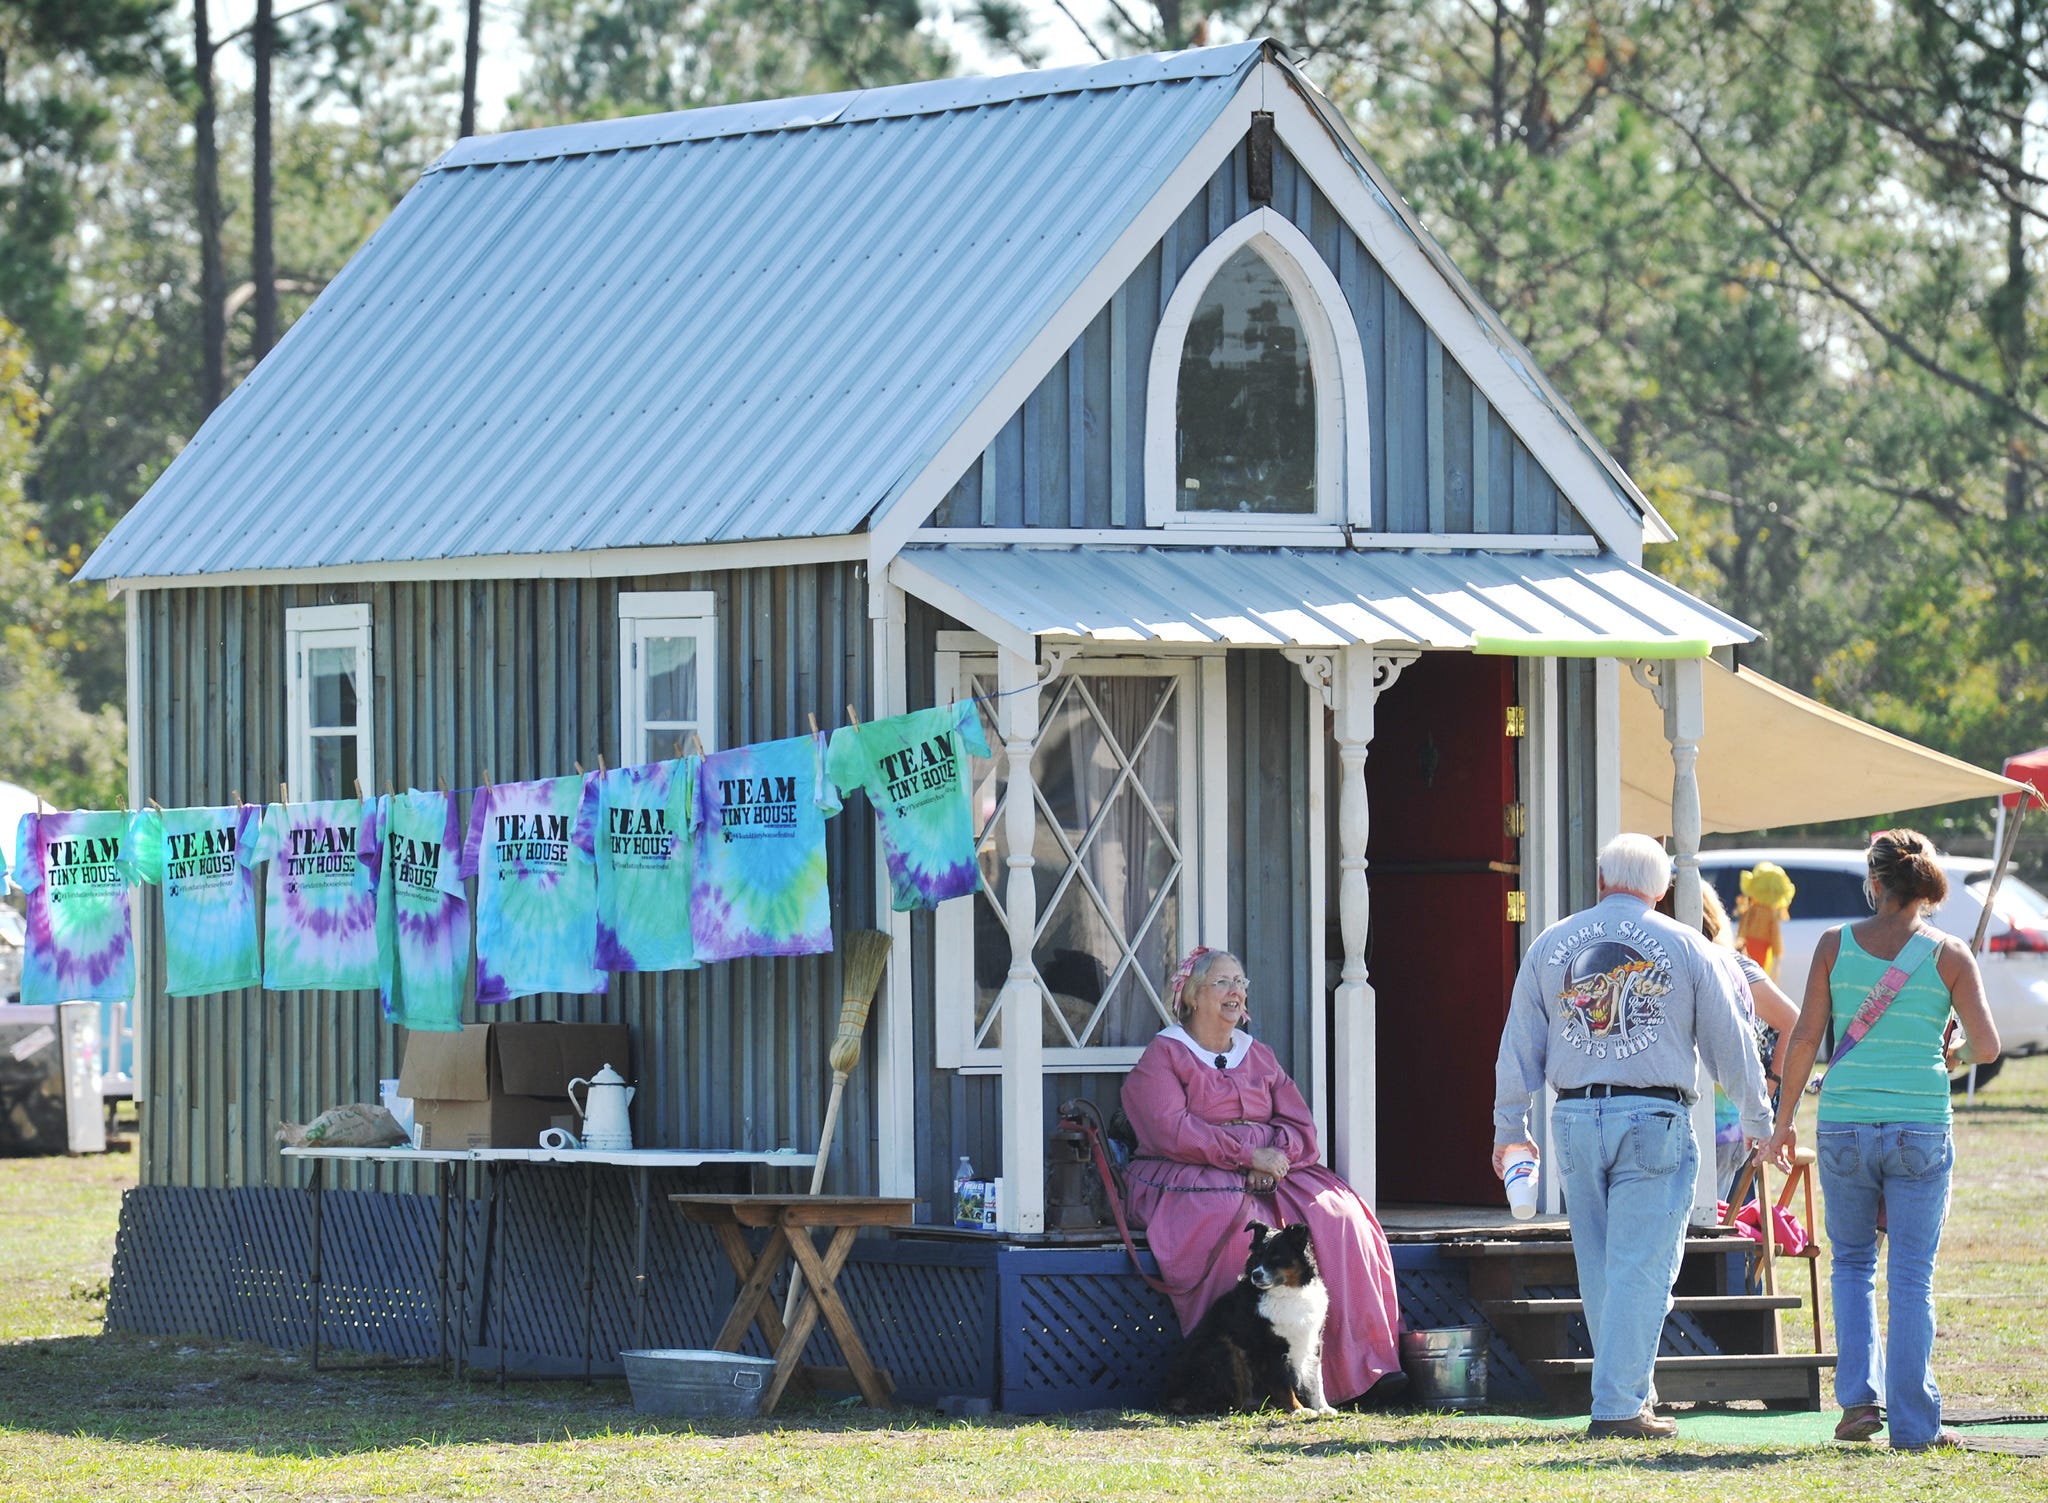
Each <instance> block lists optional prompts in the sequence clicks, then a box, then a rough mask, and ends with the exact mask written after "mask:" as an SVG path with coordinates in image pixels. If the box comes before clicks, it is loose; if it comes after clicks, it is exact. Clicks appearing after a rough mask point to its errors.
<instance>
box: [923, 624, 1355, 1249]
mask: <svg viewBox="0 0 2048 1503" xmlns="http://www.w3.org/2000/svg"><path fill="white" fill-rule="evenodd" d="M961 629H962V627H961V626H960V624H959V623H958V622H956V621H953V620H952V619H950V618H949V617H946V616H944V615H942V614H941V613H940V612H938V611H936V610H934V609H932V608H931V607H929V606H927V605H925V604H924V603H923V602H921V601H918V600H915V599H913V600H911V601H910V602H909V618H908V629H907V635H906V657H907V660H908V675H909V680H910V702H911V703H912V704H927V703H930V702H932V699H933V696H934V681H933V654H934V652H935V651H936V647H937V633H939V632H940V631H958V630H961ZM1084 661H1085V660H1084ZM1076 671H1084V670H1082V669H1080V668H1077V669H1076ZM1226 689H1227V693H1228V696H1229V727H1230V736H1229V752H1228V773H1227V779H1226V781H1227V784H1228V789H1229V795H1230V798H1229V804H1230V810H1229V821H1228V830H1229V841H1230V852H1229V857H1228V860H1229V874H1228V878H1227V881H1228V889H1229V924H1230V937H1231V943H1232V944H1234V945H1236V946H1238V947H1239V949H1240V950H1241V952H1242V953H1241V954H1240V956H1239V958H1240V959H1242V960H1243V961H1244V963H1245V968H1246V971H1247V972H1248V974H1249V975H1250V976H1251V978H1252V985H1253V994H1254V997H1255V999H1256V1000H1255V1002H1254V1012H1255V1016H1256V1018H1257V1021H1258V1033H1259V1037H1260V1038H1261V1039H1263V1040H1264V1041H1265V1042H1266V1043H1267V1044H1269V1045H1270V1046H1271V1047H1272V1049H1273V1051H1274V1052H1275V1053H1276V1054H1277V1055H1278V1056H1279V1057H1280V1060H1281V1062H1282V1063H1283V1064H1285V1065H1286V1066H1287V1068H1288V1069H1289V1070H1290V1071H1292V1072H1293V1073H1294V1075H1295V1078H1296V1079H1297V1080H1298V1081H1299V1082H1301V1084H1302V1086H1303V1089H1304V1090H1306V1089H1307V1086H1308V1081H1309V1069H1310V1058H1309V1012H1308V1008H1309V1006H1310V999H1309V997H1308V986H1309V968H1308V962H1309V954H1310V951H1309V946H1310V945H1311V944H1319V943H1321V938H1320V929H1321V926H1320V923H1319V922H1316V921H1314V920H1313V919H1312V918H1311V916H1310V914H1309V911H1308V895H1309V862H1308V801H1307V796H1306V794H1305V793H1303V792H1302V790H1304V789H1306V788H1307V786H1308V745H1307V742H1308V727H1307V722H1308V709H1307V700H1306V695H1307V693H1308V689H1307V686H1306V685H1305V684H1303V682H1302V680H1301V675H1300V673H1299V672H1298V671H1297V670H1296V669H1295V667H1294V665H1293V664H1291V663H1289V662H1287V661H1286V660H1285V659H1284V658H1282V657H1281V656H1280V655H1279V654H1278V653H1274V652H1264V651H1242V652H1233V653H1231V654H1230V656H1229V661H1228V667H1227V671H1226ZM911 935H912V941H913V943H912V948H913V951H914V953H915V956H916V968H915V970H914V971H913V973H912V975H913V980H912V991H913V1008H914V1015H915V1022H914V1025H913V1034H914V1038H915V1050H916V1058H915V1065H914V1069H913V1072H912V1073H913V1077H914V1079H915V1080H916V1083H917V1084H916V1091H917V1120H918V1122H919V1124H920V1126H921V1127H922V1129H923V1130H924V1134H925V1137H924V1143H923V1145H922V1146H921V1149H920V1153H919V1159H918V1183H917V1193H918V1194H919V1195H920V1196H922V1197H924V1198H925V1199H926V1200H928V1201H929V1202H930V1203H931V1204H932V1205H933V1206H934V1207H935V1208H937V1209H935V1212H934V1214H935V1215H936V1216H938V1217H939V1218H940V1219H944V1215H945V1213H944V1210H943V1208H944V1207H945V1206H946V1205H947V1204H948V1203H949V1201H950V1197H951V1195H952V1176H953V1167H954V1164H955V1162H956V1161H957V1160H958V1158H959V1156H960V1155H961V1154H963V1153H964V1154H966V1155H968V1156H969V1157H970V1158H971V1159H972V1160H973V1161H974V1166H975V1168H976V1170H977V1171H978V1172H980V1173H981V1174H983V1175H989V1174H992V1173H995V1172H996V1166H998V1165H999V1164H1000V1162H1001V1158H1002V1153H1001V1143H1002V1124H1001V1119H1000V1116H999V1110H1000V1105H1001V1099H1002V1096H1001V1093H1002V1081H1001V1079H1000V1077H998V1076H995V1075H981V1074H975V1075H970V1074H965V1073H963V1072H961V1071H957V1070H942V1069H939V1068H938V1067H937V1066H936V1064H935V1062H934V1059H935V1056H934V1040H935V1039H936V1038H937V1035H938V1022H937V1002H936V994H937V977H936V974H935V955H934V947H933V942H932V939H933V925H932V921H931V916H930V915H929V914H913V915H912V916H911ZM1334 974H1335V973H1334V971H1333V972H1332V975H1333V976H1334ZM1122 1087H1123V1074H1122V1072H1121V1071H1111V1072H1100V1073H1087V1072H1060V1073H1054V1074H1049V1075H1048V1076H1047V1077H1046V1080H1045V1096H1044V1103H1045V1124H1046V1130H1047V1131H1048V1132H1050V1131H1051V1130H1052V1128H1053V1125H1054V1122H1055V1116H1056V1113H1057V1111H1058V1108H1059V1104H1060V1103H1061V1102H1062V1101H1064V1100H1066V1099H1068V1098H1069V1097H1072V1096H1087V1097H1089V1098H1091V1099H1093V1100H1094V1102H1095V1103H1096V1105H1098V1106H1100V1107H1101V1108H1102V1110H1103V1112H1104V1113H1105V1114H1108V1113H1110V1112H1113V1111H1114V1110H1115V1109H1116V1106H1117V1103H1118V1099H1119V1095H1118V1093H1119V1092H1120V1091H1121V1090H1122Z"/></svg>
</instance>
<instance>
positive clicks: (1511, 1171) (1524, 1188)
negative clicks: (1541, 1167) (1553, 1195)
mask: <svg viewBox="0 0 2048 1503" xmlns="http://www.w3.org/2000/svg"><path fill="white" fill-rule="evenodd" d="M1505 1167H1506V1170H1507V1173H1506V1175H1505V1179H1504V1182H1505V1183H1506V1185H1507V1190H1508V1210H1510V1211H1511V1212H1513V1213H1514V1217H1515V1219H1516V1220H1517V1221H1527V1220H1528V1219H1529V1218H1530V1217H1531V1216H1534V1215H1535V1214H1536V1155H1535V1154H1533V1153H1531V1152H1530V1151H1529V1150H1528V1149H1526V1148H1517V1149H1516V1150H1515V1151H1514V1152H1513V1153H1510V1154H1509V1155H1508V1156H1507V1161H1506V1166H1505Z"/></svg>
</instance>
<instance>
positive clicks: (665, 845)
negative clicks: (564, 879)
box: [597, 757, 701, 971]
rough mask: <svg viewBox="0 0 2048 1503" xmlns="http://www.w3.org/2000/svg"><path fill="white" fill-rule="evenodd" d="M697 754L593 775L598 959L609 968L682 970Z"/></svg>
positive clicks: (690, 958) (687, 965)
mask: <svg viewBox="0 0 2048 1503" xmlns="http://www.w3.org/2000/svg"><path fill="white" fill-rule="evenodd" d="M700 760H701V759H700V758H697V757H688V758H682V759H678V760H675V761H669V762H649V763H646V764H645V765H643V766H639V767H617V768H613V769H612V770H611V771H610V772H607V773H604V774H603V775H602V777H601V778H600V780H599V792H598V813H599V820H598V836H597V963H598V965H599V967H600V968H602V969H604V970H607V971H680V970H691V969H694V968H695V967H696V965H697V953H696V950H695V948H694V947H693V946H692V945H691V943H690V868H691V866H692V865H693V864H694V863H693V861H692V854H693V850H694V843H693V842H692V841H691V839H690V805H691V803H692V801H693V800H694V798H695V797H696V792H697V764H698V762H699V761H700Z"/></svg>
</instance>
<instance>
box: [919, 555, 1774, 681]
mask: <svg viewBox="0 0 2048 1503" xmlns="http://www.w3.org/2000/svg"><path fill="white" fill-rule="evenodd" d="M890 578H891V579H892V580H893V581H894V582H896V583H897V584H900V585H902V586H903V587H904V588H905V589H907V590H909V591H910V592H911V593H912V594H914V595H917V596H919V597H920V598H921V599H924V600H928V601H930V602H931V603H932V604H934V605H936V606H938V607H939V608H941V609H942V610H945V611H947V612H948V613H950V614H951V615H953V616H954V617H955V618H956V619H958V620H960V621H962V622H963V623H965V624H966V625H968V626H971V627H975V628H977V629H978V630H981V631H983V632H985V633H987V634H988V635H990V636H992V637H995V638H996V639H997V640H998V641H1001V640H1003V639H1005V638H1010V639H1011V640H1013V641H1014V640H1016V639H1017V638H1018V637H1019V636H1021V637H1022V638H1023V639H1026V640H1028V639H1029V638H1032V637H1045V636H1056V637H1084V638H1090V639H1092V640H1094V641H1098V642H1188V643H1207V642H1222V643H1228V644H1230V645H1232V646H1236V647H1343V646H1349V645H1351V644H1354V643H1361V642H1369V643H1386V644H1408V645H1411V646H1417V647H1462V648H1471V647H1474V646H1488V647H1492V648H1494V649H1495V650H1503V651H1513V650H1516V649H1517V647H1518V646H1519V647H1522V648H1524V649H1525V650H1527V651H1530V652H1533V653H1542V652H1548V651H1563V652H1569V651H1570V650H1571V648H1572V646H1573V645H1577V646H1580V647H1583V648H1590V649H1598V648H1600V647H1603V646H1605V647H1611V648H1613V649H1614V651H1615V653H1616V654H1617V655H1624V656H1630V657H1637V656H1641V657H1654V656H1657V655H1658V653H1657V650H1656V649H1657V647H1658V646H1659V645H1665V646H1669V647H1670V648H1672V649H1673V652H1672V654H1671V655H1673V656H1684V655H1686V653H1685V652H1684V651H1683V650H1682V649H1684V648H1685V647H1686V646H1688V645H1689V644H1697V643H1702V642H1704V643H1706V644H1709V645H1712V646H1722V645H1726V644H1728V643H1733V642H1748V641H1751V640H1753V639H1754V638H1755V637H1756V635H1757V633H1756V632H1755V630H1754V629H1752V628H1750V627H1748V626H1745V625H1744V624H1743V623H1742V622H1740V621H1737V620H1736V619H1735V618H1734V617H1733V616H1728V615H1724V614H1722V613H1721V612H1720V611H1717V610H1715V609H1714V608H1713V607H1712V606H1710V605H1708V604H1706V603H1705V602H1704V601H1701V600H1697V599H1695V598H1693V597H1692V596H1691V595H1688V594H1686V592H1685V591H1683V590H1681V589H1679V588H1678V587H1677V586H1675V585H1671V584H1667V583H1666V582H1665V581H1663V580H1661V579H1659V578H1657V576H1656V575H1654V574H1650V573H1647V572H1645V571H1644V570H1642V569H1639V568H1637V567H1636V566H1635V565H1633V564H1630V563H1627V562H1625V561H1624V560H1622V559H1620V558H1617V557H1616V556H1615V555H1613V554H1611V553H1552V552H1533V551H1532V552H1526V553H1520V552H1516V553H1508V552H1491V551H1480V550H1476V549H1446V550H1441V551H1439V550H1423V549H1348V548H1299V549H1297V548H1162V547H1127V548H1125V547H1105V546H1103V545H1101V544H1092V545H1090V546H1088V547H1085V548H1083V547H1043V546H1031V545H1022V544H1012V545H987V544H975V543H949V544H940V545H914V546H912V547H909V548H906V549H904V550H903V552H902V553H901V554H900V555H899V556H898V557H897V558H896V560H895V561H894V562H893V563H891V565H890Z"/></svg>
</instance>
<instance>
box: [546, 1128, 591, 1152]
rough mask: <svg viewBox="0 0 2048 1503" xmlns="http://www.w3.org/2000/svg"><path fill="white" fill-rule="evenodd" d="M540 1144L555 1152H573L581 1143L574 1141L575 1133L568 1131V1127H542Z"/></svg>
mask: <svg viewBox="0 0 2048 1503" xmlns="http://www.w3.org/2000/svg"><path fill="white" fill-rule="evenodd" d="M540 1146H541V1147H543V1148H551V1149H554V1150H556V1151H557V1152H563V1151H569V1152H573V1151H575V1150H576V1149H579V1148H581V1147H582V1146H583V1145H582V1144H581V1143H579V1142H577V1141H576V1134H574V1133H573V1132H570V1131H569V1129H568V1128H566V1127H550V1128H546V1129H543V1131H542V1132H541V1135H540Z"/></svg>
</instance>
